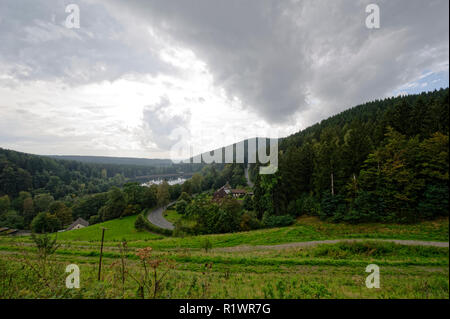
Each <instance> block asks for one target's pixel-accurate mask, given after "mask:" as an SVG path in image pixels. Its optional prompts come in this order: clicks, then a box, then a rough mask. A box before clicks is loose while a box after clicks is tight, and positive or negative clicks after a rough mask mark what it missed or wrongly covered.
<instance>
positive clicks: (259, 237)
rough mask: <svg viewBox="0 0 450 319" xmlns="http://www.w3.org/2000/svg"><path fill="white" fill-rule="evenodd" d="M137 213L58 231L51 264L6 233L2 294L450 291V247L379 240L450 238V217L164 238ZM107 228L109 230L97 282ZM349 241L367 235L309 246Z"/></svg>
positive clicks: (310, 222)
mask: <svg viewBox="0 0 450 319" xmlns="http://www.w3.org/2000/svg"><path fill="white" fill-rule="evenodd" d="M134 218H135V217H133V216H131V217H127V218H123V219H121V220H114V221H110V222H106V223H102V224H98V225H94V226H90V227H87V228H84V229H80V230H76V231H71V232H66V233H59V234H58V242H59V243H61V246H60V247H59V248H58V249H57V250H56V252H55V253H54V254H53V255H52V256H51V257H50V258H49V261H48V265H45V266H42V264H43V263H42V262H41V261H39V260H38V259H37V258H38V252H37V251H36V248H35V247H34V244H33V243H32V241H31V239H30V238H7V237H0V298H36V297H39V298H46V297H47V298H48V297H55V298H142V297H144V298H153V297H155V298H449V268H448V267H449V249H448V248H447V247H433V246H431V247H430V246H418V245H399V244H395V243H391V242H386V241H375V240H374V239H401V240H418V241H419V240H420V241H438V242H447V243H448V219H442V220H438V221H434V222H424V223H420V224H415V225H394V224H392V225H388V224H365V225H346V224H330V223H324V222H320V221H318V220H317V219H315V218H310V217H309V218H301V219H299V220H298V221H297V223H296V224H295V225H294V226H291V227H286V228H279V229H266V230H258V231H251V232H244V233H236V234H224V235H208V236H197V237H185V238H164V237H163V236H160V235H155V234H150V233H145V232H136V231H134V228H133V227H132V226H133V223H134ZM101 227H106V228H108V230H107V231H106V233H105V247H104V254H103V257H104V258H103V261H104V262H103V268H102V280H101V281H97V269H98V261H99V240H100V237H101ZM344 238H347V239H356V238H358V239H360V241H350V242H339V243H331V244H317V245H312V246H310V245H302V244H301V243H302V242H303V243H305V242H308V241H313V240H330V239H344ZM123 240H126V242H127V244H126V247H125V248H124V246H123V245H121V244H120V242H121V241H123ZM205 241H208V242H209V243H210V244H211V246H212V247H211V249H203V248H202V247H205ZM280 244H282V245H283V246H278V247H274V246H273V245H280ZM119 247H121V249H119ZM145 247H152V248H153V250H152V251H151V252H148V251H145V250H140V249H142V248H145ZM124 249H125V250H124ZM145 254H147V255H145ZM143 255H145V256H144V257H143ZM141 258H144V260H145V261H146V263H147V264H146V266H147V269H151V274H152V275H153V270H155V271H156V273H157V278H158V279H157V283H158V284H157V285H156V287H157V288H156V289H155V285H154V281H152V280H150V281H149V282H147V283H145V282H144V281H143V280H144V279H142V278H145V276H143V273H144V271H145V270H144V267H143V264H142V262H143V261H142V259H141ZM69 264H77V265H78V266H79V267H80V274H81V275H80V286H81V288H80V289H67V288H66V287H65V277H66V276H67V273H65V272H64V270H65V267H66V266H67V265H69ZM369 264H376V265H378V266H379V267H380V286H381V287H380V288H379V289H368V288H367V287H366V285H365V280H366V277H367V276H368V275H369V274H368V273H366V272H365V269H366V266H367V265H369ZM124 265H125V266H124ZM40 267H43V268H40ZM152 267H154V268H152ZM39 269H44V274H45V272H46V271H47V272H48V273H49V274H50V273H51V274H52V275H51V276H50V275H48V276H47V277H45V275H42V272H40V271H39ZM50 269H51V270H50ZM166 271H167V273H166ZM44 277H45V278H44ZM161 277H162V279H160V278H161ZM150 278H153V277H151V276H150Z"/></svg>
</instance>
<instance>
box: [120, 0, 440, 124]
mask: <svg viewBox="0 0 450 319" xmlns="http://www.w3.org/2000/svg"><path fill="white" fill-rule="evenodd" d="M371 2H373V1H363V0H360V1H348V0H336V1H335V0H333V1H325V0H306V1H269V0H247V1H241V0H227V1H219V0H215V1H212V0H190V1H166V0H145V1H144V0H130V1H126V3H125V2H122V1H116V4H117V6H118V8H120V10H128V11H130V12H132V13H133V14H134V15H135V16H136V17H141V18H142V21H147V22H148V23H150V24H151V25H152V27H154V28H156V29H157V30H158V31H159V32H162V33H164V34H165V35H167V36H169V37H170V38H171V39H172V41H174V43H176V44H178V45H180V44H181V45H183V46H186V47H188V48H190V49H192V50H193V51H194V52H195V54H197V56H198V57H199V58H200V59H202V60H204V61H205V62H206V63H207V64H208V67H209V68H210V70H211V71H212V73H213V75H214V79H215V82H216V84H217V85H219V86H221V87H223V88H225V89H226V91H227V93H228V94H229V95H230V96H237V97H239V98H241V99H242V101H243V102H244V105H246V106H248V107H250V108H252V109H253V110H255V111H256V112H258V113H259V114H260V115H262V116H263V117H264V118H265V119H266V120H267V121H268V122H273V123H276V122H282V121H286V120H288V119H289V117H290V116H292V115H293V114H295V113H302V112H304V111H307V110H308V108H312V107H315V108H319V109H320V111H318V112H316V116H318V117H321V116H325V115H330V113H335V112H337V111H340V110H342V109H344V108H347V107H350V106H352V105H354V104H356V103H360V102H363V101H366V100H368V99H373V98H379V97H382V96H385V95H387V94H391V92H393V91H394V90H395V88H397V87H399V86H401V85H403V84H405V83H408V82H409V81H413V80H414V79H416V78H417V77H418V76H420V75H421V74H422V73H423V72H427V71H430V70H431V71H437V70H440V71H442V69H444V70H447V72H448V23H449V21H448V5H449V3H448V1H447V0H435V1H422V0H396V1H387V0H385V1H377V2H376V3H377V4H379V6H380V8H381V28H380V29H378V30H369V29H367V28H366V26H365V19H366V16H367V14H366V13H365V8H366V5H367V4H369V3H371ZM311 98H312V99H314V100H317V101H318V104H316V105H315V104H314V103H312V104H311V103H308V102H311V101H310V100H309V99H311ZM318 119H319V118H318Z"/></svg>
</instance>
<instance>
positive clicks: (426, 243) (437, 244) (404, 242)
mask: <svg viewBox="0 0 450 319" xmlns="http://www.w3.org/2000/svg"><path fill="white" fill-rule="evenodd" d="M363 241H376V242H390V243H395V244H399V245H407V246H433V247H448V246H449V243H448V242H440V241H421V240H400V239H334V240H315V241H305V242H295V243H287V244H279V245H257V246H247V245H242V246H235V247H224V248H216V249H215V250H218V251H229V252H232V251H250V250H266V249H275V250H279V249H288V248H295V247H310V246H317V245H321V244H337V243H342V242H348V243H355V242H363Z"/></svg>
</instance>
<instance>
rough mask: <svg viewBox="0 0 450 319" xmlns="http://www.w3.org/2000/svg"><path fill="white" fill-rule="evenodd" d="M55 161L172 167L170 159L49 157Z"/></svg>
mask: <svg viewBox="0 0 450 319" xmlns="http://www.w3.org/2000/svg"><path fill="white" fill-rule="evenodd" d="M49 157H51V158H54V159H63V160H69V161H78V162H83V163H100V164H118V165H137V166H154V167H160V166H171V165H172V161H171V160H169V159H152V158H134V157H110V156H79V155H49Z"/></svg>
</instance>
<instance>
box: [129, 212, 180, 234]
mask: <svg viewBox="0 0 450 319" xmlns="http://www.w3.org/2000/svg"><path fill="white" fill-rule="evenodd" d="M145 213H146V211H145V212H143V213H141V214H139V215H138V216H137V218H136V221H135V222H134V228H136V229H137V230H146V231H149V232H152V233H157V234H161V235H165V236H172V235H173V231H172V230H170V229H164V228H160V227H158V226H156V225H153V224H152V223H150V222H149V220H148V219H147V218H146V217H145V215H144V214H145Z"/></svg>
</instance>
